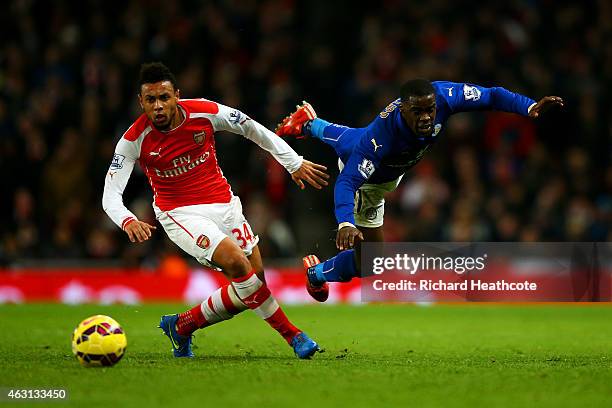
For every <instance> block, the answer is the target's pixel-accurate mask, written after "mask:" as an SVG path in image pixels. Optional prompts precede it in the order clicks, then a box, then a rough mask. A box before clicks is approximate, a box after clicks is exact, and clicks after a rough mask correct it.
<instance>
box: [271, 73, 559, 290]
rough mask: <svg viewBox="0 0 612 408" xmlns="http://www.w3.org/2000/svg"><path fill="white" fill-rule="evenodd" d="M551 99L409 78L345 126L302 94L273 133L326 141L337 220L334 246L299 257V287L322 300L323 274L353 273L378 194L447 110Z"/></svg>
mask: <svg viewBox="0 0 612 408" xmlns="http://www.w3.org/2000/svg"><path fill="white" fill-rule="evenodd" d="M553 106H563V100H562V99H561V98H560V97H557V96H546V97H544V98H542V99H541V100H540V101H538V102H536V101H534V100H532V99H530V98H528V97H526V96H523V95H519V94H517V93H514V92H510V91H508V90H506V89H504V88H501V87H494V88H485V87H482V86H478V85H472V84H467V83H456V82H446V81H435V82H429V81H428V80H424V79H415V80H411V81H408V82H406V83H405V84H404V85H403V86H402V87H401V89H400V98H398V99H396V100H394V101H393V102H391V103H390V104H389V105H388V106H387V107H386V108H385V109H384V110H383V111H382V112H381V113H380V114H379V115H378V117H376V119H374V120H373V121H372V122H371V123H370V124H369V125H368V126H366V127H364V128H350V127H346V126H341V125H336V124H333V123H329V122H327V121H325V120H323V119H320V118H317V115H316V113H315V111H314V109H313V108H312V106H311V105H310V104H308V103H306V102H304V104H303V105H302V106H298V109H297V110H296V111H295V112H294V113H292V114H291V115H289V116H288V117H286V118H285V119H284V120H283V121H282V122H281V123H280V125H279V126H278V127H277V129H276V133H277V134H278V135H279V136H296V137H313V138H316V139H319V140H321V141H323V142H325V143H327V144H328V145H330V146H332V147H333V148H334V149H335V151H336V154H337V155H338V158H339V165H340V169H341V173H340V175H339V176H338V179H337V181H336V185H335V189H334V201H335V214H336V219H337V221H338V233H337V235H336V246H337V248H338V249H339V250H340V251H341V252H340V253H339V254H338V255H336V256H335V257H333V258H331V259H328V260H326V261H324V262H322V263H319V260H318V259H317V257H316V256H314V255H309V256H307V257H305V258H304V266H305V267H306V268H307V277H308V280H307V289H308V292H309V293H310V295H311V296H312V297H313V298H315V299H316V300H318V301H321V302H324V301H325V300H327V297H328V294H329V289H328V285H327V282H348V281H350V280H351V279H352V278H354V277H358V276H361V273H360V266H359V261H360V256H359V253H356V251H355V249H353V248H356V249H357V250H358V249H359V245H357V246H356V244H357V243H359V242H361V241H371V242H372V241H373V242H381V241H383V240H384V237H383V229H382V225H383V216H384V203H385V200H384V194H385V193H387V192H390V191H393V190H395V188H397V186H398V184H399V183H400V181H401V178H402V176H403V174H404V173H405V172H406V171H407V170H408V169H410V168H411V167H412V166H414V165H415V164H417V163H418V162H419V160H420V159H421V158H422V157H423V154H425V152H426V151H427V150H428V149H430V148H431V146H432V145H433V144H435V143H436V142H437V141H438V139H439V138H440V135H441V132H442V130H443V128H444V126H445V123H446V121H447V120H448V118H449V117H450V116H451V115H453V114H455V113H459V112H469V111H477V110H498V111H504V112H512V113H516V114H519V115H523V116H528V117H530V118H537V117H538V116H539V115H540V114H541V113H543V112H544V111H546V110H547V109H548V108H550V107H553Z"/></svg>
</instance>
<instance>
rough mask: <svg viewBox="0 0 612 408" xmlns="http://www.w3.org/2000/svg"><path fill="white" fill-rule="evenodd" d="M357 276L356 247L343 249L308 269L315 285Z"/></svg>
mask: <svg viewBox="0 0 612 408" xmlns="http://www.w3.org/2000/svg"><path fill="white" fill-rule="evenodd" d="M357 276H359V272H358V271H357V264H356V263H355V250H354V249H350V250H348V251H342V252H340V253H339V254H338V255H336V256H335V257H333V258H330V259H328V260H327V261H324V262H321V263H320V264H318V265H315V266H314V267H312V268H309V270H308V279H309V280H310V282H311V283H312V284H315V285H316V284H321V283H324V282H348V281H350V280H351V279H353V278H354V277H357Z"/></svg>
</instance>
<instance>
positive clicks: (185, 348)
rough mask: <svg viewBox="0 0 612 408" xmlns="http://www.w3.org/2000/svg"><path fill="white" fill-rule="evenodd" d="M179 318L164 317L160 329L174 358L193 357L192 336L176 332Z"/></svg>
mask: <svg viewBox="0 0 612 408" xmlns="http://www.w3.org/2000/svg"><path fill="white" fill-rule="evenodd" d="M178 317H179V315H178V314H173V315H164V316H162V318H161V320H160V322H159V328H160V329H162V330H163V331H164V334H165V335H166V336H168V338H169V339H170V342H171V343H172V349H173V350H174V357H193V351H191V336H181V335H180V334H178V333H177V331H176V322H177V321H178ZM296 337H297V336H296ZM311 341H312V340H311Z"/></svg>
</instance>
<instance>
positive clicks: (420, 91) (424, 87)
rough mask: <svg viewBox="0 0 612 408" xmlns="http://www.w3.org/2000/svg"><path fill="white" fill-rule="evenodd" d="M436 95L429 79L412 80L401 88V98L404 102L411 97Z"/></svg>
mask: <svg viewBox="0 0 612 408" xmlns="http://www.w3.org/2000/svg"><path fill="white" fill-rule="evenodd" d="M433 93H435V90H434V87H433V85H432V84H431V82H429V81H428V80H427V79H422V78H418V79H411V80H410V81H408V82H406V83H405V84H404V85H402V87H401V88H400V98H402V100H403V101H405V100H407V99H408V98H409V97H411V96H427V95H431V94H433Z"/></svg>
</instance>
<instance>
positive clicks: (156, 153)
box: [149, 147, 162, 156]
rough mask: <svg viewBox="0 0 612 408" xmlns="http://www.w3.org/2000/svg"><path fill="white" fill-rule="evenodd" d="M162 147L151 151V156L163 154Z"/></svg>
mask: <svg viewBox="0 0 612 408" xmlns="http://www.w3.org/2000/svg"><path fill="white" fill-rule="evenodd" d="M161 150H162V149H161V147H160V148H159V150H158V151H156V152H149V156H161Z"/></svg>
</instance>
